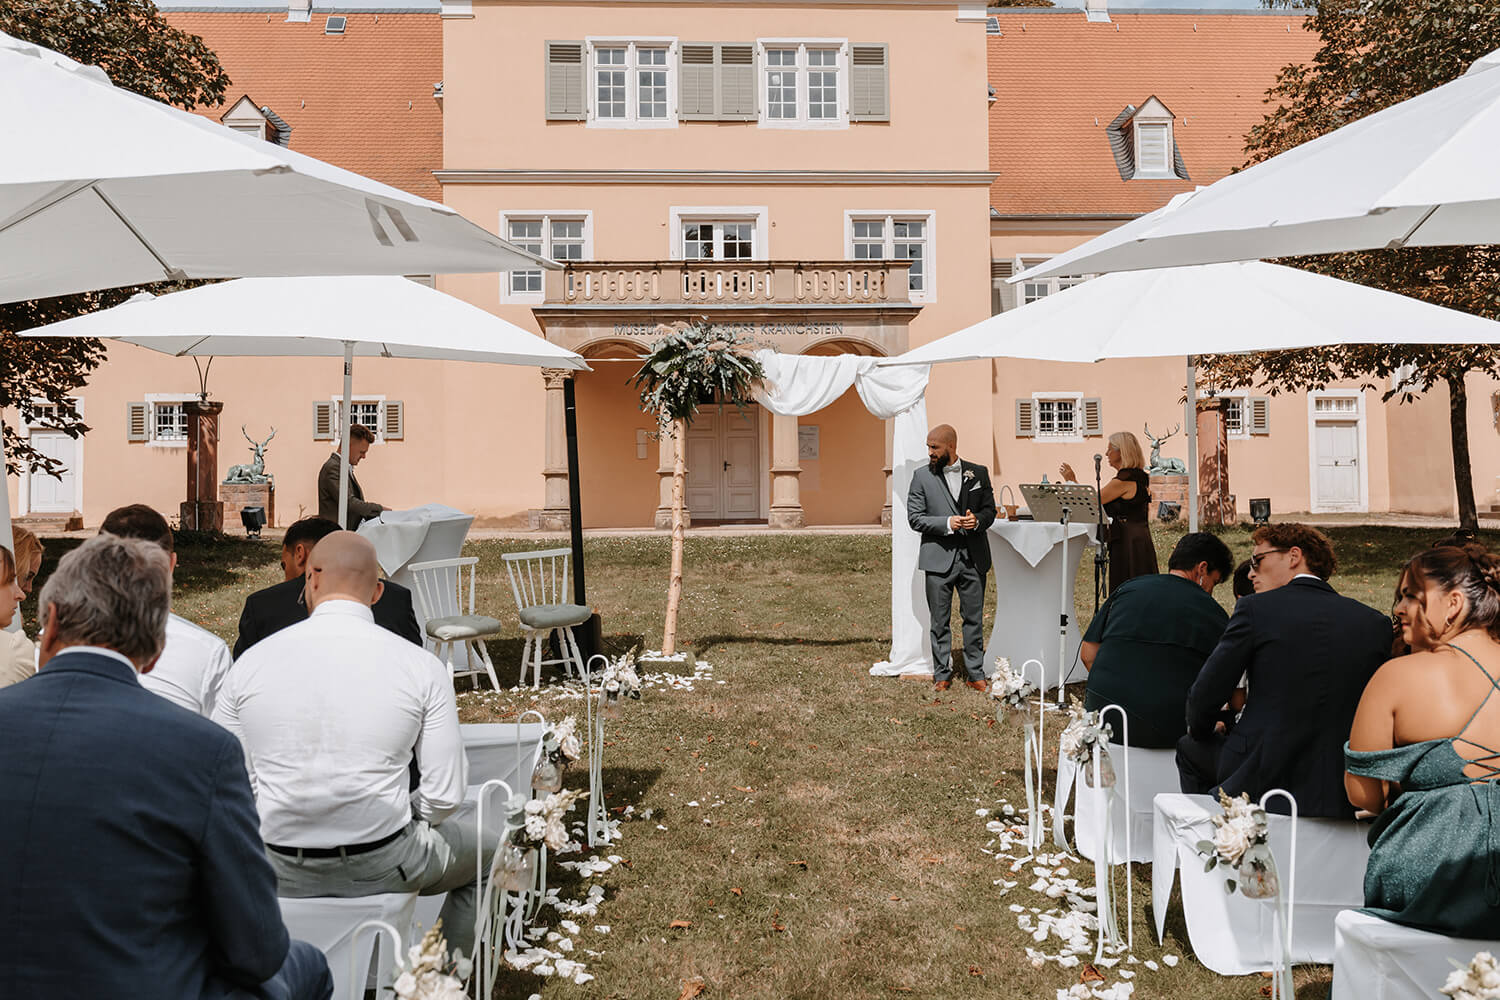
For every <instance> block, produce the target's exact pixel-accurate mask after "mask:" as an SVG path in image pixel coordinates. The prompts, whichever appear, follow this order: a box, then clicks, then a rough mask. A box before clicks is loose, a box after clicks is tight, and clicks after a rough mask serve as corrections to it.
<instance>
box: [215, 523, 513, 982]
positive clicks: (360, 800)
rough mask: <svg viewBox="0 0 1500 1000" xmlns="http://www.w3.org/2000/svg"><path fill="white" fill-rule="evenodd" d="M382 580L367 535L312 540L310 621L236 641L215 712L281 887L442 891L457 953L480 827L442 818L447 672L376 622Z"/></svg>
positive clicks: (457, 763) (454, 730)
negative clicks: (413, 778)
mask: <svg viewBox="0 0 1500 1000" xmlns="http://www.w3.org/2000/svg"><path fill="white" fill-rule="evenodd" d="M381 589H382V588H381V583H380V571H379V567H378V565H377V564H376V561H375V548H374V546H372V545H371V544H370V543H369V542H368V541H366V540H365V539H364V538H361V537H360V536H358V535H356V534H354V533H353V532H350V531H336V532H334V533H332V534H330V535H328V536H327V537H325V538H324V539H323V540H322V541H320V542H319V543H318V544H317V546H316V547H315V548H314V549H313V552H312V555H311V557H310V558H309V559H308V574H307V604H308V607H310V608H311V609H312V614H311V616H310V617H309V618H308V619H307V620H306V621H304V622H299V623H298V624H296V625H292V626H290V627H289V628H285V629H282V630H281V631H280V632H277V633H275V634H274V635H271V636H268V637H266V638H265V639H262V640H261V641H260V642H258V643H256V644H255V645H254V646H252V647H251V648H250V649H248V650H246V651H245V652H244V654H243V655H242V656H241V657H240V658H239V660H238V661H236V663H235V665H234V669H233V670H231V671H230V673H229V676H228V678H227V679H226V680H225V683H224V686H223V688H222V689H221V690H220V692H219V700H218V706H217V708H216V709H215V711H214V715H213V718H214V721H216V722H218V723H220V724H221V725H223V726H224V727H225V728H227V729H228V730H229V731H230V732H232V733H234V734H235V735H236V736H238V737H239V738H240V742H241V743H242V744H243V745H244V748H245V758H246V763H247V765H248V768H249V771H250V781H251V784H252V786H253V787H254V789H255V799H256V805H257V807H258V809H259V812H260V822H261V836H262V838H263V839H264V840H265V842H266V852H267V857H268V858H269V859H270V862H271V868H272V869H273V870H274V871H275V872H276V880H277V891H278V893H279V894H280V895H282V896H284V897H308V896H346V897H347V896H367V895H375V894H377V893H383V892H411V891H418V892H420V893H421V894H422V895H424V896H425V895H435V894H438V893H443V892H446V893H448V899H447V902H446V903H445V904H444V906H443V912H442V917H443V930H444V933H445V934H446V935H447V937H448V941H449V943H450V945H452V946H453V947H455V948H459V949H461V950H462V951H463V952H464V953H465V954H469V953H470V952H472V950H473V933H474V914H475V905H476V899H475V883H474V858H475V849H476V839H477V837H478V833H477V831H476V828H475V823H474V817H473V814H472V812H470V813H468V814H467V815H466V817H458V816H455V815H454V814H455V811H456V810H457V809H458V808H459V806H460V805H461V804H462V803H463V800H464V790H465V786H466V783H467V770H468V767H467V762H466V760H465V758H464V749H463V740H462V738H461V737H460V735H459V728H458V710H457V707H456V706H455V704H454V699H453V683H452V680H451V678H450V676H449V674H448V671H447V669H446V668H445V667H444V666H443V664H442V663H441V662H440V661H439V660H438V659H437V657H435V656H433V655H432V654H431V653H428V652H427V651H426V650H424V649H423V648H422V647H420V646H415V645H413V644H412V643H409V642H407V641H405V640H404V639H401V638H399V637H398V636H396V635H393V634H392V633H390V632H388V631H386V630H385V629H383V628H381V627H380V626H378V625H376V624H375V620H374V616H373V615H372V614H371V612H370V605H372V604H374V603H375V602H376V601H377V600H379V598H380V593H381ZM413 746H415V747H416V748H417V763H418V766H419V767H420V770H421V782H420V784H419V785H418V787H417V789H416V791H415V792H412V793H410V794H408V790H407V789H408V780H407V763H408V761H410V759H411V755H412V747H413ZM487 846H488V847H493V845H487Z"/></svg>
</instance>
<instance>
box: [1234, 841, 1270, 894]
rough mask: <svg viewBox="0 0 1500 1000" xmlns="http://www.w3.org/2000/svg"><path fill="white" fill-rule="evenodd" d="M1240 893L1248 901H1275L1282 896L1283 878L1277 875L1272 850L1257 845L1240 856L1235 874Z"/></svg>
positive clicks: (1262, 845) (1265, 846)
mask: <svg viewBox="0 0 1500 1000" xmlns="http://www.w3.org/2000/svg"><path fill="white" fill-rule="evenodd" d="M1235 874H1236V876H1237V879H1238V881H1239V886H1240V892H1242V893H1244V894H1245V896H1246V898H1248V899H1275V898H1276V897H1277V896H1279V895H1281V878H1280V877H1279V876H1278V875H1277V874H1276V859H1275V858H1273V857H1272V856H1271V848H1270V847H1268V846H1267V845H1265V844H1255V845H1253V846H1251V847H1250V849H1249V850H1247V851H1245V853H1244V854H1243V855H1241V856H1240V864H1239V868H1238V869H1237V870H1236V872H1235Z"/></svg>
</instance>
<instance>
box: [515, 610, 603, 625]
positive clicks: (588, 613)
mask: <svg viewBox="0 0 1500 1000" xmlns="http://www.w3.org/2000/svg"><path fill="white" fill-rule="evenodd" d="M593 616H594V610H593V609H592V608H588V607H585V606H584V605H582V604H538V605H536V606H535V607H530V608H522V609H521V622H522V624H525V625H529V626H530V627H531V628H566V627H567V626H569V625H582V624H583V623H584V622H586V621H588V620H589V619H590V618H592V617H593Z"/></svg>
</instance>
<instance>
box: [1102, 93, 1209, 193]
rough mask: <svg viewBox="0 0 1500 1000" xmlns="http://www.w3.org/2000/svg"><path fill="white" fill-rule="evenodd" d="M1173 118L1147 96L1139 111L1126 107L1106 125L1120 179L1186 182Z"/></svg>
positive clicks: (1165, 108)
mask: <svg viewBox="0 0 1500 1000" xmlns="http://www.w3.org/2000/svg"><path fill="white" fill-rule="evenodd" d="M1175 117H1176V116H1175V115H1173V114H1172V112H1171V111H1170V110H1168V108H1167V106H1166V105H1165V104H1163V103H1162V102H1161V101H1160V100H1158V99H1157V98H1155V97H1150V98H1147V99H1146V101H1145V103H1143V104H1142V105H1141V106H1140V107H1139V108H1137V107H1136V106H1135V105H1133V104H1127V105H1126V106H1125V110H1123V111H1121V112H1120V113H1119V114H1118V115H1116V116H1115V120H1114V121H1112V122H1110V123H1109V127H1108V128H1107V129H1105V132H1106V134H1107V135H1108V136H1109V143H1110V147H1111V148H1112V149H1113V151H1114V155H1115V166H1116V167H1118V168H1119V171H1120V178H1121V179H1122V180H1127V181H1128V180H1151V179H1158V180H1161V179H1166V178H1180V179H1182V180H1188V179H1189V178H1188V173H1187V167H1186V166H1185V165H1184V164H1183V162H1182V153H1181V151H1180V150H1179V149H1178V148H1177V143H1176V141H1175V138H1174V136H1173V131H1174V130H1173V127H1172V126H1173V121H1174V119H1175Z"/></svg>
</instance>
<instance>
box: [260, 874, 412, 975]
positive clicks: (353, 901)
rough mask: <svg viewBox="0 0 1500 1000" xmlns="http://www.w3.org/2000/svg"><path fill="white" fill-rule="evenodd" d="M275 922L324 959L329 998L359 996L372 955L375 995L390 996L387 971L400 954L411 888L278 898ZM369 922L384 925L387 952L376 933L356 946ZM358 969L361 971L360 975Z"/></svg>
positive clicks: (409, 916)
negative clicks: (330, 986) (389, 944)
mask: <svg viewBox="0 0 1500 1000" xmlns="http://www.w3.org/2000/svg"><path fill="white" fill-rule="evenodd" d="M278 902H279V903H280V904H281V920H282V922H283V923H285V924H286V929H287V932H288V933H289V934H291V936H292V937H294V938H296V939H297V940H299V941H306V942H307V943H308V944H310V945H312V946H313V947H314V948H317V949H318V950H319V951H321V952H322V953H323V954H324V955H325V956H327V958H328V971H329V972H330V973H332V975H333V996H334V1000H363V997H364V995H365V984H366V981H367V976H368V972H369V968H370V964H371V958H372V956H373V957H374V958H375V967H376V971H375V979H376V982H377V983H379V984H380V990H379V992H378V994H377V995H378V996H380V997H381V998H386V997H390V996H392V995H393V994H392V993H391V992H390V991H389V989H388V988H387V987H389V986H390V983H391V981H393V980H394V979H395V976H394V975H392V972H393V970H394V967H395V961H396V958H397V956H399V955H400V953H401V938H402V937H403V936H405V935H406V934H408V933H409V932H410V928H411V922H412V915H413V914H414V913H415V911H416V906H417V894H416V893H415V892H385V893H380V894H378V895H374V896H350V897H347V898H342V897H332V896H313V897H309V898H304V899H290V898H285V897H283V898H282V899H280V900H278ZM372 923H375V924H381V925H388V927H389V929H390V931H391V936H392V937H393V942H392V943H393V945H394V947H393V948H392V949H391V951H389V952H387V951H385V950H384V949H382V948H381V947H380V935H378V934H377V935H376V937H375V939H374V940H373V941H372V940H370V939H368V938H366V939H365V940H364V942H363V944H364V947H363V948H360V947H357V946H358V945H359V944H360V932H361V931H363V930H365V929H366V927H367V926H368V925H370V924H372ZM360 970H364V974H361V971H360Z"/></svg>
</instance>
